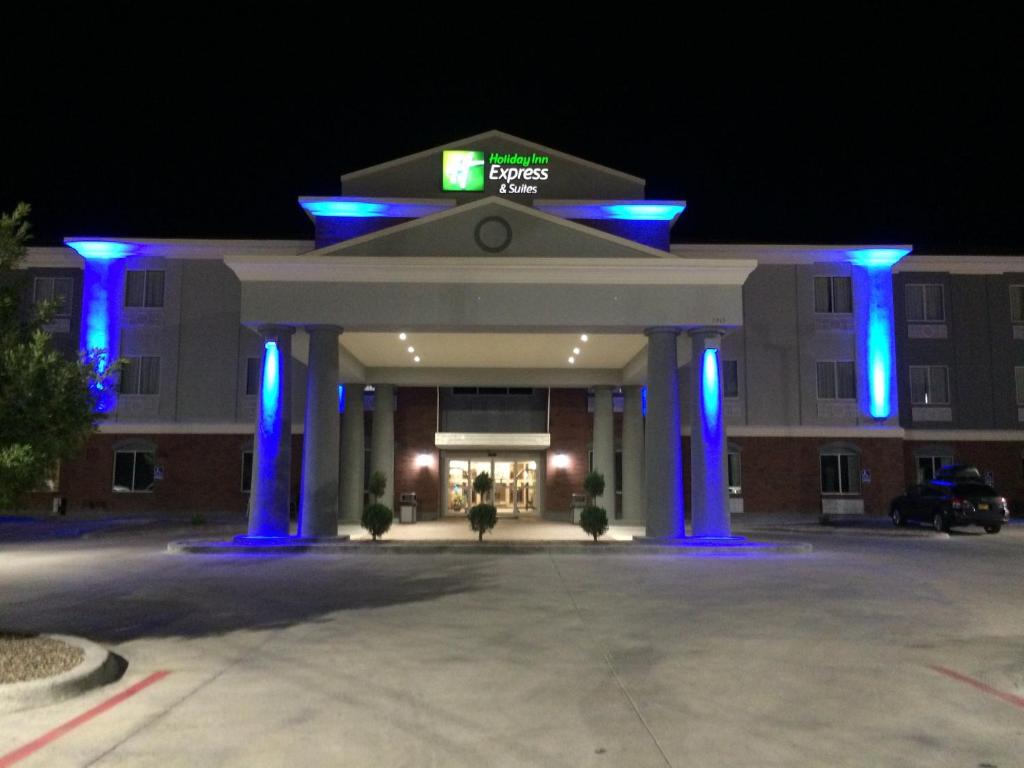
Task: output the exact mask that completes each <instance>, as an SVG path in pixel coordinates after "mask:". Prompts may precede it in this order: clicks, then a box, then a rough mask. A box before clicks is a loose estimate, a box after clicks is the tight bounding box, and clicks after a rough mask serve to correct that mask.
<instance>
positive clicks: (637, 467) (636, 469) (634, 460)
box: [622, 387, 644, 525]
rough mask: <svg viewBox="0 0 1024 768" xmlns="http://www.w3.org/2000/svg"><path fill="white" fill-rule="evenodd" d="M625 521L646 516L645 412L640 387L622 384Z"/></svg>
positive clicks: (634, 522)
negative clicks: (623, 385)
mask: <svg viewBox="0 0 1024 768" xmlns="http://www.w3.org/2000/svg"><path fill="white" fill-rule="evenodd" d="M622 394H623V406H622V521H623V522H624V523H632V524H634V525H635V524H637V523H639V522H640V521H641V520H643V519H644V413H643V394H642V392H641V388H640V387H623V388H622Z"/></svg>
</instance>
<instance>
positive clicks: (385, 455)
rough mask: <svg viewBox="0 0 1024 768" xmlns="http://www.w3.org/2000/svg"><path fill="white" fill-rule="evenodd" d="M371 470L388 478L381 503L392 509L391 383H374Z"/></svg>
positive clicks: (393, 431)
mask: <svg viewBox="0 0 1024 768" xmlns="http://www.w3.org/2000/svg"><path fill="white" fill-rule="evenodd" d="M373 472H383V473H384V476H385V477H386V478H387V479H388V484H387V489H386V490H385V491H384V496H383V497H382V498H381V503H382V504H384V505H385V506H388V507H391V508H392V509H394V508H395V505H394V499H395V388H394V387H393V386H392V385H391V384H376V385H374V404H373V431H372V432H371V433H370V473H371V474H372V473H373Z"/></svg>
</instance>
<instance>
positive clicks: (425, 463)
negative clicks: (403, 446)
mask: <svg viewBox="0 0 1024 768" xmlns="http://www.w3.org/2000/svg"><path fill="white" fill-rule="evenodd" d="M432 466H434V457H433V456H431V455H430V454H429V453H418V454H416V468H417V469H427V468H429V467H432Z"/></svg>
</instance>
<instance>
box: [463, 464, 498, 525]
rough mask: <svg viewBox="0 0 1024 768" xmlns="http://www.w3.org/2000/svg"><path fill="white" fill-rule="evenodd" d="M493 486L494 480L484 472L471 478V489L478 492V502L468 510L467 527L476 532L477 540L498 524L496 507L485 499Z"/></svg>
mask: <svg viewBox="0 0 1024 768" xmlns="http://www.w3.org/2000/svg"><path fill="white" fill-rule="evenodd" d="M493 487H494V480H493V479H491V476H490V475H489V474H487V473H486V472H481V473H480V474H479V475H477V476H476V478H475V479H474V480H473V490H474V491H476V492H477V493H479V494H480V503H479V504H477V505H476V506H474V507H471V508H470V510H469V527H470V528H472V529H473V530H474V531H476V532H477V534H478V537H477V541H483V540H484V534H485V533H486V532H487V531H489V530H491V529H492V528H494V526H495V525H497V524H498V508H497V507H495V506H494V505H493V504H488V503H487V502H486V501H485V500H486V499H487V494H488V493H490V492H491V488H493Z"/></svg>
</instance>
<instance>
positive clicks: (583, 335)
mask: <svg viewBox="0 0 1024 768" xmlns="http://www.w3.org/2000/svg"><path fill="white" fill-rule="evenodd" d="M588 338H590V337H589V336H587V334H585V333H584V334H581V335H580V341H583V342H585V341H587V339H588Z"/></svg>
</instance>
